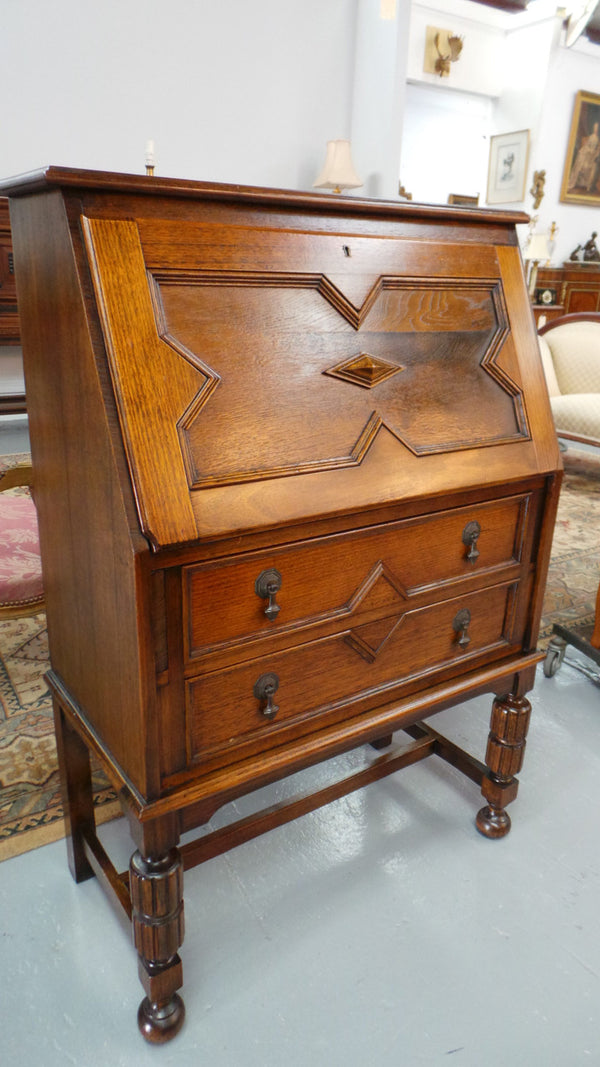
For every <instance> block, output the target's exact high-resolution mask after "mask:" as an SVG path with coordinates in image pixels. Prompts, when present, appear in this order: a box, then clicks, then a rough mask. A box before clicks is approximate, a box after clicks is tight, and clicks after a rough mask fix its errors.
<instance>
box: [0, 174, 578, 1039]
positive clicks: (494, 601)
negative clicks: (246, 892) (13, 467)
mask: <svg viewBox="0 0 600 1067" xmlns="http://www.w3.org/2000/svg"><path fill="white" fill-rule="evenodd" d="M1 188H2V191H3V192H4V193H5V194H6V195H8V196H9V197H10V214H11V226H12V234H13V241H14V250H15V269H16V278H17V285H18V290H17V296H18V306H19V312H20V319H21V330H22V342H23V349H24V359H25V373H26V392H27V405H28V411H29V418H30V434H31V447H32V455H33V463H34V468H35V477H36V501H37V505H38V511H39V522H40V531H41V545H42V557H43V568H44V582H45V590H46V600H47V614H48V631H49V641H50V654H51V670H50V673H49V682H50V687H51V690H52V694H53V699H54V705H55V715H56V731H57V740H58V747H59V758H60V765H61V775H62V781H63V789H64V797H65V812H66V819H67V829H68V834H69V836H68V841H69V858H70V866H71V870H72V873H73V875H74V877H75V878H76V879H77V880H80V879H84V878H87V877H89V876H90V875H92V874H96V875H97V876H98V877H99V878H100V879H101V880H102V882H103V884H104V885H105V887H106V889H107V891H108V892H109V894H110V896H111V897H112V899H113V900H114V901H115V902H117V904H119V905H121V906H122V907H123V908H124V909H125V911H126V912H127V915H128V916H129V917H130V919H131V924H132V929H133V937H134V942H135V945H136V948H137V952H138V956H139V974H140V978H141V981H142V984H143V986H144V990H145V994H146V996H145V998H144V1000H143V1001H142V1004H141V1006H140V1012H139V1017H138V1021H139V1025H140V1028H141V1030H142V1033H143V1034H144V1035H145V1037H146V1038H147V1039H148V1040H151V1041H164V1040H167V1039H168V1038H170V1037H172V1036H173V1035H174V1034H175V1033H176V1032H177V1030H178V1029H179V1027H180V1026H181V1024H182V1021H183V1016H184V1008H183V1002H182V1000H181V999H180V997H179V995H178V993H177V992H176V991H177V989H178V988H179V987H180V986H181V984H182V972H181V960H180V957H179V955H178V950H179V948H180V945H181V943H182V938H183V889H182V881H183V876H182V872H183V869H184V868H188V867H192V866H193V865H194V864H196V863H199V862H201V861H203V860H206V859H208V858H209V857H210V856H212V855H216V854H218V853H219V852H222V851H223V850H225V849H227V848H230V847H232V846H233V845H236V844H238V843H240V842H241V841H245V840H248V839H250V838H251V837H252V836H254V835H256V834H258V833H261V832H263V831H264V830H267V829H270V828H271V827H273V826H278V825H281V824H282V823H284V822H286V821H287V820H289V819H290V818H293V817H295V816H297V815H301V814H303V813H305V812H308V811H311V810H313V809H314V808H316V807H317V806H319V805H321V804H324V803H327V802H329V801H330V800H332V799H335V798H336V797H339V796H342V795H344V793H346V792H348V791H350V790H351V789H356V788H358V787H360V786H363V785H365V784H367V783H369V782H371V781H376V780H377V779H379V778H381V777H382V776H383V775H385V774H389V773H390V772H392V771H396V770H398V769H400V768H402V767H403V766H405V765H408V764H410V763H414V762H415V761H417V760H420V759H423V758H425V757H426V756H429V755H437V756H439V757H441V758H442V759H444V760H447V761H449V762H450V763H451V764H453V765H454V766H455V767H457V768H459V770H461V771H462V772H463V773H464V774H465V775H467V776H468V777H469V778H470V779H472V781H473V782H474V783H476V785H477V786H479V787H480V788H481V792H482V793H483V798H484V802H485V803H484V806H483V807H482V809H481V811H480V812H479V814H478V816H477V826H478V828H479V830H480V831H481V832H482V833H483V834H485V835H487V836H488V837H500V836H502V835H503V834H505V833H506V832H507V831H508V829H509V827H510V819H509V816H508V815H507V813H506V806H507V804H508V803H509V802H510V801H512V800H513V799H514V797H515V795H516V792H517V780H516V777H515V775H516V774H517V773H518V771H519V769H520V767H521V763H522V757H523V750H524V747H525V737H526V734H527V727H528V720H529V712H530V705H529V703H528V701H527V699H526V696H525V694H526V693H527V691H528V690H529V689H530V688H531V687H532V685H533V680H534V672H535V667H536V664H537V662H538V660H539V659H540V658H541V657H540V655H539V654H538V652H537V651H536V639H537V634H538V627H539V620H540V613H541V607H542V596H543V592H544V584H545V580H546V571H547V565H548V558H549V553H550V543H551V536H552V528H553V523H554V516H555V509H556V503H557V497H558V491H559V484H560V459H559V453H558V449H557V443H556V438H555V433H554V429H553V423H552V418H551V415H550V408H549V403H548V398H547V393H546V388H545V384H544V378H543V373H542V368H541V364H540V360H539V356H538V348H537V342H536V336H535V330H534V324H533V318H532V312H531V309H530V306H529V301H528V296H527V290H526V286H525V283H524V279H523V271H522V264H521V257H520V253H519V248H518V243H517V238H516V225H517V224H518V223H522V222H524V221H526V217H525V216H524V215H521V214H517V213H510V212H506V211H504V212H490V211H484V210H480V209H469V208H446V207H435V206H423V205H417V204H413V203H387V202H384V201H375V200H371V201H369V200H361V199H358V198H355V197H343V196H337V195H335V194H334V195H331V196H323V195H316V194H307V193H295V192H281V191H276V190H272V189H254V188H243V187H238V186H225V185H211V184H206V183H199V182H192V181H185V180H168V179H162V178H153V177H146V176H143V177H142V176H134V175H122V174H107V173H95V172H90V171H77V170H69V169H65V168H58V167H51V168H49V169H47V170H46V171H44V172H39V173H36V174H33V175H28V176H25V177H23V178H20V179H15V180H13V181H6V182H4V183H2V186H1ZM486 692H488V693H490V694H491V696H492V698H493V702H492V713H491V728H490V733H489V742H488V746H487V752H486V755H485V763H484V762H480V761H479V760H478V759H476V758H475V757H474V756H472V755H470V754H469V753H467V752H464V751H462V750H461V749H460V748H459V747H458V746H457V745H456V744H454V743H452V742H451V741H450V740H449V739H447V738H445V737H443V736H441V735H440V734H439V733H438V732H437V731H436V730H435V729H433V727H432V726H431V725H430V724H429V723H428V722H425V721H424V720H427V719H429V717H430V716H432V715H433V714H434V713H435V712H437V711H440V710H441V709H445V708H448V707H450V706H452V705H454V704H460V703H461V702H463V701H465V700H467V699H468V698H469V697H471V696H474V695H477V694H482V693H486ZM398 731H404V732H405V733H406V737H405V743H404V744H403V745H400V746H397V745H392V744H391V743H392V735H393V734H394V733H396V732H398ZM365 744H366V745H372V746H374V748H375V749H379V750H381V751H379V752H378V753H375V752H372V753H371V759H370V760H366V761H365V764H364V769H362V770H360V771H355V772H354V773H353V774H352V775H350V776H349V777H348V778H347V779H345V780H342V781H334V782H332V783H331V785H330V786H328V787H326V788H324V789H322V790H320V791H319V792H318V793H316V794H313V795H303V796H299V797H295V798H294V799H292V800H290V801H289V802H288V803H287V804H285V805H279V806H276V807H273V808H272V809H269V810H267V811H266V812H262V813H260V814H259V815H257V816H254V817H252V818H248V819H244V820H242V821H241V822H238V823H234V824H233V825H230V826H228V827H227V828H226V829H224V830H223V829H221V830H219V831H213V832H208V833H207V832H204V833H203V834H201V835H200V836H199V837H198V838H196V839H194V840H193V841H191V842H190V843H188V844H186V845H185V846H180V837H181V835H182V834H183V833H184V832H188V831H190V830H191V829H193V828H195V827H199V826H201V825H204V824H206V823H207V822H208V821H209V820H210V818H211V816H212V815H213V814H214V813H215V811H216V810H217V809H218V808H219V807H221V806H222V805H224V804H225V803H227V802H229V801H231V800H232V799H235V798H236V797H239V796H241V795H243V794H245V793H248V792H249V791H251V790H254V789H257V788H258V787H261V786H264V785H266V784H268V783H271V782H274V781H276V780H278V779H280V778H282V777H284V776H286V775H289V774H290V773H292V772H296V771H298V770H300V769H302V768H306V767H309V766H311V765H313V764H315V763H317V762H319V761H324V760H327V759H329V758H330V757H333V756H336V755H339V754H340V753H342V752H344V751H347V750H349V749H351V748H355V747H357V746H359V745H365ZM390 746H391V747H390ZM90 753H93V754H95V755H96V756H97V757H99V758H100V760H101V762H102V764H103V765H104V767H105V768H106V771H107V774H108V775H109V778H110V779H111V781H112V783H113V784H114V787H115V789H116V790H117V792H118V795H119V797H120V799H121V802H122V805H123V808H124V810H125V812H126V814H127V816H128V818H129V822H130V826H131V833H132V838H133V842H134V845H135V851H134V853H133V857H132V859H131V864H130V869H129V871H128V872H125V873H120V872H118V871H117V870H116V869H115V867H114V866H113V864H112V863H111V861H110V859H109V857H108V856H107V854H106V852H105V851H104V849H103V847H102V845H101V843H100V841H99V840H98V838H97V836H96V833H95V824H94V810H93V800H92V791H91V785H90V765H89V757H90Z"/></svg>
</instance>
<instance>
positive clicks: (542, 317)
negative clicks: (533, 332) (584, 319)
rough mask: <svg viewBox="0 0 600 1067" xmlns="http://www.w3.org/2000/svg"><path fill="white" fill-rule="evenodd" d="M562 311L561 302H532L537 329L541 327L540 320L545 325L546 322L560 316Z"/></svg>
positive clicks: (563, 310)
mask: <svg viewBox="0 0 600 1067" xmlns="http://www.w3.org/2000/svg"><path fill="white" fill-rule="evenodd" d="M564 313H565V309H564V307H563V306H562V304H533V316H534V319H535V325H536V327H537V329H538V330H539V329H541V327H540V322H541V323H542V326H545V325H546V324H547V323H548V322H553V321H554V319H558V318H561V317H562V316H563V315H564Z"/></svg>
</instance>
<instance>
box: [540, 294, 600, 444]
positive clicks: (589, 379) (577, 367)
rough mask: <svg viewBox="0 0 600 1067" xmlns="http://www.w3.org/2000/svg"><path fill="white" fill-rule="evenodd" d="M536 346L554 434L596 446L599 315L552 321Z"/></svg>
mask: <svg viewBox="0 0 600 1067" xmlns="http://www.w3.org/2000/svg"><path fill="white" fill-rule="evenodd" d="M539 343H540V351H541V354H542V362H543V364H544V371H545V374H546V381H547V384H548V392H549V394H550V404H551V406H552V414H553V416H554V423H555V426H556V432H557V434H558V435H559V437H564V438H566V439H567V440H572V441H583V442H586V443H588V444H593V445H599V446H600V314H598V313H595V312H586V313H580V314H575V315H563V316H561V317H560V318H558V319H553V320H552V321H551V322H549V323H547V324H546V325H545V326H542V327H541V328H540V330H539Z"/></svg>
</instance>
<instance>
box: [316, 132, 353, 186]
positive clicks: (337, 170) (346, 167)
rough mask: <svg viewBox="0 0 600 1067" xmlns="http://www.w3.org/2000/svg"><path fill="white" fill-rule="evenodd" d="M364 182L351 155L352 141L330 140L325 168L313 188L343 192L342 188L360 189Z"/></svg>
mask: <svg viewBox="0 0 600 1067" xmlns="http://www.w3.org/2000/svg"><path fill="white" fill-rule="evenodd" d="M362 184H363V183H362V180H361V179H360V178H359V176H358V174H357V173H356V171H355V169H354V164H353V162H352V157H351V155H350V141H328V142H327V155H326V156H325V163H324V164H323V170H322V171H321V173H320V174H319V177H318V178H317V180H316V181H315V182H313V189H333V191H334V193H341V191H342V189H358V188H360V186H361V185H362Z"/></svg>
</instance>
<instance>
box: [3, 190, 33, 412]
mask: <svg viewBox="0 0 600 1067" xmlns="http://www.w3.org/2000/svg"><path fill="white" fill-rule="evenodd" d="M19 343H20V332H19V316H18V313H17V288H16V284H15V268H14V256H13V247H12V237H11V232H10V219H9V213H8V200H7V198H6V197H4V196H0V345H18V344H19ZM26 410H27V405H26V402H25V393H0V415H18V414H23V413H24V412H25V411H26Z"/></svg>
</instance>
